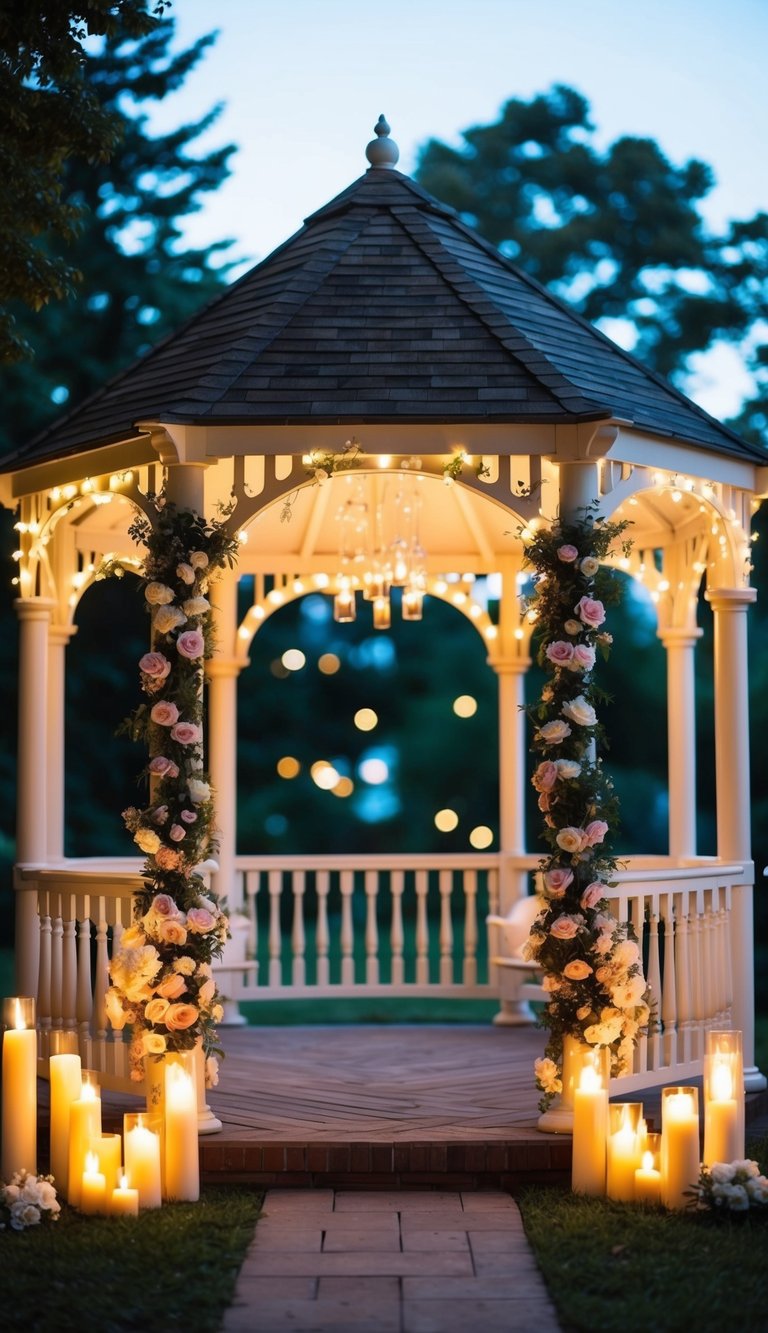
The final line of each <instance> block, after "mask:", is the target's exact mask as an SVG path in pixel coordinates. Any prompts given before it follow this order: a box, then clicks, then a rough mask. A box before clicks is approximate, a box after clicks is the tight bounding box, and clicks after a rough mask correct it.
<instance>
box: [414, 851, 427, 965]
mask: <svg viewBox="0 0 768 1333" xmlns="http://www.w3.org/2000/svg"><path fill="white" fill-rule="evenodd" d="M428 891H429V878H428V872H427V871H426V870H417V871H416V984H417V985H418V986H426V985H428V984H429V918H428V916H427V893H428Z"/></svg>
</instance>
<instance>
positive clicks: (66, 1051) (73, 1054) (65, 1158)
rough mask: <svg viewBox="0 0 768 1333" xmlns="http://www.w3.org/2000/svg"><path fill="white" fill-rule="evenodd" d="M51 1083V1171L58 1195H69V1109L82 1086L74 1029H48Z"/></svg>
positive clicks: (76, 1098) (77, 1097) (66, 1196)
mask: <svg viewBox="0 0 768 1333" xmlns="http://www.w3.org/2000/svg"><path fill="white" fill-rule="evenodd" d="M48 1066H49V1078H50V1084H51V1156H50V1161H51V1175H52V1176H53V1179H54V1182H55V1184H56V1189H57V1191H58V1194H59V1197H60V1198H62V1199H68V1198H69V1112H70V1107H71V1105H72V1103H73V1102H76V1101H77V1100H78V1099H79V1097H80V1095H81V1093H82V1088H83V1080H82V1074H81V1069H80V1056H79V1055H78V1054H77V1033H75V1032H52V1033H51V1055H50V1059H49V1061H48Z"/></svg>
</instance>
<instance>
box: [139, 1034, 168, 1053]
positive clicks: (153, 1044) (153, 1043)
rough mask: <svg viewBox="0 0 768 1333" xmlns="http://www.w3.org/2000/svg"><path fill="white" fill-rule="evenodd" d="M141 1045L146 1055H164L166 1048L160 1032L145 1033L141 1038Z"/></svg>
mask: <svg viewBox="0 0 768 1333" xmlns="http://www.w3.org/2000/svg"><path fill="white" fill-rule="evenodd" d="M141 1041H142V1045H143V1047H144V1050H145V1052H146V1054H147V1055H164V1054H165V1048H166V1040H165V1037H164V1036H163V1035H162V1033H160V1032H145V1033H144V1034H143V1035H142V1038H141Z"/></svg>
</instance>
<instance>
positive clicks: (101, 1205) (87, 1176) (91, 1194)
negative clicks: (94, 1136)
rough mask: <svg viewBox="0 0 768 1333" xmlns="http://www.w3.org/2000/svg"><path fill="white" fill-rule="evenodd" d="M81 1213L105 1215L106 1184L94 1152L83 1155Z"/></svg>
mask: <svg viewBox="0 0 768 1333" xmlns="http://www.w3.org/2000/svg"><path fill="white" fill-rule="evenodd" d="M78 1206H79V1208H80V1211H81V1212H82V1213H90V1214H91V1215H93V1214H94V1213H105V1212H106V1211H107V1182H106V1180H105V1179H104V1173H103V1172H102V1171H100V1170H99V1159H98V1157H97V1156H96V1154H95V1152H89V1153H86V1155H85V1170H84V1171H83V1174H82V1178H81V1181H80V1203H79V1205H78Z"/></svg>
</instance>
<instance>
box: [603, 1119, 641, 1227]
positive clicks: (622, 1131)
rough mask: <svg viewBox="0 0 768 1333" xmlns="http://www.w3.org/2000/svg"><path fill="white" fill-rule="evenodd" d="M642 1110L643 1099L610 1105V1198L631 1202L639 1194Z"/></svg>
mask: <svg viewBox="0 0 768 1333" xmlns="http://www.w3.org/2000/svg"><path fill="white" fill-rule="evenodd" d="M642 1109H643V1108H642V1106H641V1105H640V1103H639V1102H624V1103H618V1104H616V1105H614V1106H611V1107H610V1108H609V1118H610V1125H609V1127H610V1133H609V1135H608V1184H607V1189H606V1193H607V1195H608V1198H609V1199H618V1200H620V1201H622V1202H624V1203H631V1202H632V1200H633V1199H634V1197H635V1172H636V1170H637V1168H638V1166H639V1165H640V1159H641V1148H640V1142H639V1127H640V1114H641V1111H642Z"/></svg>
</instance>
